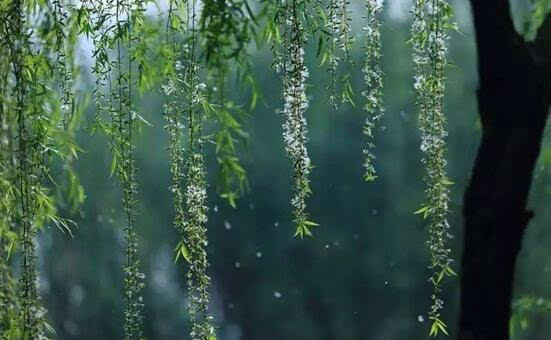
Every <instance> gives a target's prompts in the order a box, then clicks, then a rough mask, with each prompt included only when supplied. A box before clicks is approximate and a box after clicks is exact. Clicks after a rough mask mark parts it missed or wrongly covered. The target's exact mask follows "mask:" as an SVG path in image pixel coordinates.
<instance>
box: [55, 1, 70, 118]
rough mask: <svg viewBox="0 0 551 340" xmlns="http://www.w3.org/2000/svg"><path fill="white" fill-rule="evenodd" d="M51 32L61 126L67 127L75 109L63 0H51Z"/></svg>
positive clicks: (67, 13) (67, 17) (66, 18)
mask: <svg viewBox="0 0 551 340" xmlns="http://www.w3.org/2000/svg"><path fill="white" fill-rule="evenodd" d="M52 3H53V11H52V12H53V13H52V14H53V15H52V19H53V27H52V29H53V32H54V35H55V51H56V54H57V55H56V68H57V70H56V72H57V74H58V75H59V90H60V101H61V112H62V114H63V126H64V128H65V129H68V128H69V127H68V124H69V123H70V120H71V118H72V116H73V113H74V110H75V99H74V93H73V53H72V51H71V50H70V49H71V48H72V43H74V42H72V41H68V38H69V37H68V30H69V27H68V25H67V22H68V20H69V8H68V7H67V6H68V4H66V3H65V1H63V0H53V1H52Z"/></svg>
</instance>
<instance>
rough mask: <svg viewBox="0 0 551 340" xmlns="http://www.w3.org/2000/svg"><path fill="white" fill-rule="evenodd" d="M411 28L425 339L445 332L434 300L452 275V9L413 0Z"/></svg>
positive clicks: (441, 1) (433, 0) (440, 2)
mask: <svg viewBox="0 0 551 340" xmlns="http://www.w3.org/2000/svg"><path fill="white" fill-rule="evenodd" d="M413 14H414V21H413V26H412V41H413V61H414V63H415V84H414V87H415V89H416V90H417V93H418V98H417V104H418V106H419V124H420V129H421V151H422V152H423V153H424V158H423V163H424V164H425V168H426V171H427V174H426V176H425V182H426V185H427V188H426V195H427V203H426V205H425V206H423V208H421V209H420V210H419V211H418V213H423V214H424V216H425V218H426V219H428V233H429V239H428V241H427V244H428V246H429V249H430V256H431V264H430V268H431V269H432V275H431V277H430V280H429V281H430V282H431V283H432V285H433V294H432V307H431V310H430V311H429V318H430V319H431V320H432V328H431V331H430V334H431V335H437V334H438V333H439V332H440V331H441V332H443V333H445V334H447V329H446V325H445V323H444V322H443V321H442V320H441V318H440V315H441V310H442V308H443V301H442V299H441V297H440V293H441V290H442V288H441V285H442V279H443V278H444V277H445V276H453V275H455V273H454V271H453V270H452V269H451V267H450V265H451V262H452V259H451V256H450V252H451V250H450V249H449V248H448V245H447V240H448V239H449V238H450V237H451V235H450V233H449V228H450V226H449V224H448V221H447V214H448V211H449V209H448V201H449V197H448V194H449V188H448V187H449V185H450V184H451V183H450V181H449V180H448V178H447V175H446V170H445V167H446V160H445V158H444V154H445V149H446V144H445V138H446V136H447V131H446V116H445V115H444V107H443V106H444V105H443V102H444V90H445V80H446V79H445V74H444V69H445V67H446V65H447V60H446V53H447V40H448V33H447V31H448V30H449V29H450V28H454V25H453V23H452V9H451V7H450V5H449V4H448V3H447V2H446V1H445V0H416V1H415V4H414V8H413Z"/></svg>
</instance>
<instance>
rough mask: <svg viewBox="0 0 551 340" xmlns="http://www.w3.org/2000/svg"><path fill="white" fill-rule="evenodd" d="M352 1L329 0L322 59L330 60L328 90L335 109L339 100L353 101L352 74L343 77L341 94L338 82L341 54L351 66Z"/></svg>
mask: <svg viewBox="0 0 551 340" xmlns="http://www.w3.org/2000/svg"><path fill="white" fill-rule="evenodd" d="M349 7H350V2H349V1H348V0H329V5H328V12H329V13H328V14H329V15H328V20H327V23H326V30H327V32H328V35H327V45H328V47H327V51H326V53H325V55H324V57H323V59H322V63H324V62H325V61H326V60H327V61H328V64H329V66H328V71H329V76H330V80H329V81H330V82H329V86H328V90H329V92H330V95H329V104H331V105H333V107H334V108H335V109H337V107H338V103H339V101H341V102H343V103H344V102H351V103H353V101H352V87H351V84H350V75H349V74H347V75H345V76H344V77H342V78H343V91H342V94H340V95H339V93H338V90H337V83H338V81H339V76H338V67H339V63H340V61H341V55H342V58H343V59H344V61H345V63H346V64H347V65H348V66H350V65H351V64H352V59H351V57H350V46H351V44H352V36H351V27H350V21H351V13H350V8H349Z"/></svg>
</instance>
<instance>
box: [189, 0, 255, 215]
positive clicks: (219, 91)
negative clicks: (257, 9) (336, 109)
mask: <svg viewBox="0 0 551 340" xmlns="http://www.w3.org/2000/svg"><path fill="white" fill-rule="evenodd" d="M255 20H256V19H255V16H254V14H253V13H252V10H251V9H250V8H249V5H248V4H247V2H246V1H244V0H206V1H204V2H203V7H202V10H201V16H200V18H199V38H200V45H201V47H202V54H203V55H204V61H205V66H206V70H207V89H208V95H209V101H210V102H211V103H212V104H213V106H212V108H213V110H212V112H211V113H212V114H213V115H214V116H213V118H214V120H215V121H216V122H217V123H218V124H217V125H218V129H217V131H216V133H215V136H214V139H215V142H216V154H217V161H218V168H219V169H218V179H217V187H218V191H219V192H220V195H221V197H223V198H225V199H227V201H228V203H229V204H230V205H231V206H232V207H235V206H236V199H237V198H238V197H239V196H241V195H242V194H243V193H244V192H245V190H246V189H247V187H248V183H247V177H246V173H245V170H244V168H243V166H242V165H241V161H240V159H239V157H237V150H236V145H235V144H236V141H237V140H238V139H246V138H247V134H246V132H245V131H244V130H243V128H242V126H241V121H242V120H243V116H244V115H245V112H244V111H243V110H242V109H241V108H240V106H239V105H238V104H237V103H234V102H233V101H232V100H231V99H230V98H229V96H228V95H227V94H226V92H227V91H226V90H225V88H226V86H227V82H228V80H230V79H231V78H232V76H233V71H234V70H236V71H237V78H238V81H239V82H241V83H243V84H247V85H248V86H249V87H250V88H251V90H252V92H253V93H252V94H253V97H254V96H257V94H256V84H255V81H254V77H253V76H252V74H251V65H250V62H249V58H248V57H249V56H248V54H247V51H246V49H247V47H248V45H249V43H250V41H251V35H252V33H251V32H252V28H251V26H253V25H255ZM254 105H255V103H254V100H253V101H252V102H251V108H254Z"/></svg>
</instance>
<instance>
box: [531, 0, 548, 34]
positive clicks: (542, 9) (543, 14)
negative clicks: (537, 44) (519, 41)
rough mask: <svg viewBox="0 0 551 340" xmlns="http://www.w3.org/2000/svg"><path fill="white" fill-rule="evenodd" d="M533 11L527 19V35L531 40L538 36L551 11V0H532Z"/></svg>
mask: <svg viewBox="0 0 551 340" xmlns="http://www.w3.org/2000/svg"><path fill="white" fill-rule="evenodd" d="M530 2H531V5H532V11H531V14H530V17H529V18H528V20H527V21H526V27H525V36H526V37H527V39H529V40H533V39H535V38H536V34H537V33H538V29H539V28H540V27H541V25H542V24H543V22H544V21H545V19H546V18H547V16H548V15H549V13H551V1H550V0H531V1H530Z"/></svg>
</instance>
